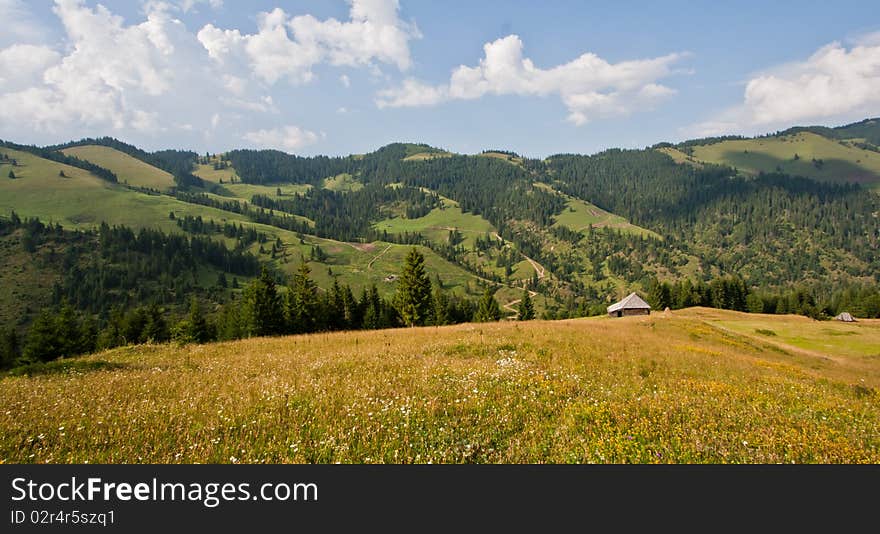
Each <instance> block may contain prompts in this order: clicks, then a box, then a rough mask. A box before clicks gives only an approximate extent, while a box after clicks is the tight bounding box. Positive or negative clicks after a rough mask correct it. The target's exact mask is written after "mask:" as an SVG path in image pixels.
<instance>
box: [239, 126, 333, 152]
mask: <svg viewBox="0 0 880 534" xmlns="http://www.w3.org/2000/svg"><path fill="white" fill-rule="evenodd" d="M322 137H323V136H322V135H321V134H317V133H315V132H312V131H309V130H303V129H302V128H300V127H298V126H284V127H282V128H274V129H271V130H257V131H255V132H248V133H246V134H245V135H244V137H243V139H244V140H245V141H247V142H249V143H251V144H252V145H254V146H256V147H257V148H273V149H277V150H283V151H285V152H296V151H297V150H299V149H301V148H302V147H305V146H308V145H312V144H314V143H317V142H318V141H319V140H320V139H321V138H322Z"/></svg>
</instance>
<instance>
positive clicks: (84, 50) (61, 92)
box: [0, 0, 396, 146]
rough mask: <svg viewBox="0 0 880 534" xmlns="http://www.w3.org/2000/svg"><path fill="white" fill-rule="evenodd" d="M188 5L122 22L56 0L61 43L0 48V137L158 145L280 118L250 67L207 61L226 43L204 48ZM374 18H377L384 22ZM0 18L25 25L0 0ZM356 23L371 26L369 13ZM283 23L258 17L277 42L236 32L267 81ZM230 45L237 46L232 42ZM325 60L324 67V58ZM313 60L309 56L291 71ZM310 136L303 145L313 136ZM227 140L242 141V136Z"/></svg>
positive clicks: (75, 1)
mask: <svg viewBox="0 0 880 534" xmlns="http://www.w3.org/2000/svg"><path fill="white" fill-rule="evenodd" d="M215 4H216V3H215ZM193 5H195V4H186V3H180V2H176V3H170V2H167V1H154V2H146V3H144V4H143V9H144V18H143V19H141V20H139V21H135V22H134V23H127V22H126V21H125V20H124V19H123V18H122V17H120V16H117V15H116V14H114V13H113V12H111V11H110V10H109V9H108V8H106V7H104V6H103V5H101V4H97V5H96V6H94V7H91V6H89V5H88V4H86V2H84V1H83V0H55V3H54V7H53V12H54V14H55V15H56V16H57V17H58V20H59V22H60V23H61V25H62V27H63V29H64V38H63V39H62V40H60V41H56V44H55V45H54V46H47V45H44V44H39V43H35V44H31V43H25V42H22V43H15V44H11V45H10V46H6V47H0V138H18V139H21V138H22V136H23V134H24V136H25V137H26V138H27V139H28V140H29V142H34V141H36V140H38V139H39V140H47V141H49V142H52V141H53V140H57V139H58V138H59V137H69V138H74V137H80V136H87V135H106V134H109V135H119V136H123V135H134V136H135V138H137V139H143V138H144V136H149V137H152V138H155V139H158V137H157V136H158V135H160V134H165V133H167V132H170V131H179V132H184V133H188V134H189V136H190V138H192V137H193V136H198V135H202V136H207V135H209V133H210V132H212V131H214V130H216V129H217V127H218V125H219V124H220V123H219V119H215V118H214V117H219V116H221V115H219V114H222V117H224V121H223V126H224V128H229V129H232V128H234V127H235V123H236V122H238V123H239V124H240V121H241V120H243V118H242V117H241V115H238V114H236V113H235V111H236V110H238V111H244V112H248V113H251V114H252V115H251V116H250V119H251V127H250V129H254V128H253V118H254V116H253V114H267V116H268V115H275V114H277V113H279V108H278V106H277V105H276V103H275V102H274V100H273V99H272V96H271V94H270V92H269V88H268V87H266V85H265V84H264V83H262V82H261V81H260V80H258V79H256V78H255V73H254V72H253V71H252V69H251V68H250V64H246V65H236V64H234V63H232V64H222V63H221V62H217V61H212V60H211V56H210V55H209V54H214V55H218V54H219V55H223V54H225V52H224V49H223V47H222V46H221V47H219V48H216V47H215V48H208V47H206V46H205V45H204V44H203V42H202V40H200V39H199V37H198V36H197V35H196V34H195V33H194V32H192V31H190V30H189V29H187V28H186V26H185V25H184V23H183V22H182V21H181V20H179V19H178V18H177V14H178V13H179V12H181V11H182V10H183V9H192V6H193ZM394 6H395V10H393V13H394V14H396V4H394ZM353 11H354V9H353ZM367 11H368V12H369V10H367ZM379 13H380V16H379V20H385V19H383V18H382V16H381V10H380V12H379ZM0 14H4V15H9V14H14V15H15V16H16V17H18V19H20V20H23V21H25V22H26V21H27V20H28V19H27V13H26V11H24V7H23V4H21V3H20V2H17V1H11V0H0ZM10 16H11V15H10ZM359 16H360V15H359ZM360 17H361V18H360V19H358V20H366V21H367V22H368V23H369V24H372V22H371V20H372V19H370V18H369V17H368V16H367V18H364V16H360ZM18 19H13V20H18ZM289 21H290V19H289V18H288V17H287V16H286V15H284V14H283V12H281V11H280V10H276V11H274V12H271V13H264V14H262V15H260V27H261V28H263V29H264V30H267V31H268V30H270V29H272V28H276V29H278V28H280V30H281V32H283V33H284V38H283V39H280V38H278V39H276V41H277V42H274V41H273V36H272V33H271V31H269V32H268V33H267V32H266V31H264V32H261V34H260V35H259V36H258V37H255V38H253V39H249V38H247V37H245V36H242V42H245V41H248V42H249V45H250V46H252V47H254V48H253V49H254V50H257V51H259V52H260V54H261V56H262V57H263V63H262V64H261V66H260V67H259V68H260V69H262V70H258V71H257V73H256V75H257V76H258V77H261V78H263V79H271V78H272V76H273V74H272V71H273V70H276V71H279V72H282V73H283V72H285V70H284V69H288V68H290V66H289V63H288V62H287V60H286V58H287V54H288V53H289V52H290V51H289V50H286V49H284V46H285V45H284V40H285V39H286V35H287V34H286V30H284V27H283V26H284V25H285V24H287V23H288V22H289ZM231 34H232V35H235V32H231ZM4 35H5V34H4ZM224 35H228V34H224ZM279 35H280V34H279ZM221 40H222V39H221ZM288 41H289V40H288ZM279 43H280V48H279V46H278V45H279ZM230 46H231V47H233V48H234V46H235V45H234V39H233V42H232V44H231V45H230ZM294 46H299V45H296V44H295V43H294ZM272 50H276V52H275V53H274V55H273V52H272ZM319 59H320V58H319ZM323 59H324V60H325V61H328V62H329V61H330V58H329V56H326V57H324V58H323ZM313 64H315V63H314V62H313V61H312V60H311V59H308V58H307V61H306V62H305V63H302V64H301V65H302V67H299V66H296V65H295V66H294V70H296V69H297V68H306V66H308V65H313ZM303 72H304V71H303ZM236 117H237V118H236ZM288 133H290V132H288ZM307 133H308V132H305V133H303V134H302V137H301V139H302V140H308V139H309V136H308V135H307ZM228 135H230V136H233V137H235V138H239V137H240V136H241V132H240V131H239V132H235V131H230V132H229V133H228ZM288 137H289V138H292V137H293V136H292V135H289V136H288ZM203 138H204V137H203ZM286 146H292V145H290V144H289V143H288V144H287V145H286Z"/></svg>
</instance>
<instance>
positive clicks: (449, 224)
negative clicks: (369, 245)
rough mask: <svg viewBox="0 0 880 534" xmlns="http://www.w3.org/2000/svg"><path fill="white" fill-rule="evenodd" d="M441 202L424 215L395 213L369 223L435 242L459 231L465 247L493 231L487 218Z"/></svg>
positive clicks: (453, 202)
mask: <svg viewBox="0 0 880 534" xmlns="http://www.w3.org/2000/svg"><path fill="white" fill-rule="evenodd" d="M441 203H442V204H441V205H440V206H439V207H437V208H434V209H433V210H431V212H430V213H428V214H427V215H425V216H424V217H418V218H416V219H407V218H405V217H403V216H395V217H393V218H388V219H384V220H381V221H378V222H376V223H375V224H374V225H373V226H374V227H375V228H376V230H378V231H380V232H388V233H389V234H403V233H405V232H409V233H420V234H422V235H423V236H425V237H426V238H428V239H430V240H431V241H434V242H437V243H443V242H446V241H447V240H448V238H449V232H450V231H457V232H460V233H461V234H462V241H461V243H462V244H463V245H464V246H465V247H466V248H471V247H473V245H474V240H475V239H476V238H477V237H480V236H483V235H485V234H487V233H491V232H495V231H496V230H495V228H494V227H493V226H492V224H491V223H490V222H489V221H487V220H486V219H484V218H482V217H480V216H479V215H474V214H472V213H464V212H462V211H461V207H460V206H459V205H458V202H455V201H454V200H450V199H448V198H442V199H441Z"/></svg>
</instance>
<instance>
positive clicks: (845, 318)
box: [835, 312, 856, 323]
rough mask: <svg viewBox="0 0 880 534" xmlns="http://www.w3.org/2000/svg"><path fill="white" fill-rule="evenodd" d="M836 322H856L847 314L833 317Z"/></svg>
mask: <svg viewBox="0 0 880 534" xmlns="http://www.w3.org/2000/svg"><path fill="white" fill-rule="evenodd" d="M835 319H837V320H838V321H843V322H844V323H854V322H856V319H855V317H853V316H852V314H851V313H849V312H843V313H841V314H840V315H838V316H837V317H835Z"/></svg>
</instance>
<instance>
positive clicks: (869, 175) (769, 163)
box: [657, 119, 880, 189]
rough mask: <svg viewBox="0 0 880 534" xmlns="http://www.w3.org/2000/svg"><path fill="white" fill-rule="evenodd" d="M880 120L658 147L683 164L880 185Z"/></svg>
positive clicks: (796, 128)
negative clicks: (718, 165)
mask: <svg viewBox="0 0 880 534" xmlns="http://www.w3.org/2000/svg"><path fill="white" fill-rule="evenodd" d="M878 145H880V120H878V119H866V120H864V121H861V122H857V123H853V124H848V125H845V126H840V127H836V128H829V127H825V126H806V127H804V126H798V127H794V128H789V129H787V130H785V131H783V132H777V133H776V134H772V135H766V136H761V137H754V138H742V137H722V138H709V139H696V140H692V141H686V142H684V143H680V144H678V145H676V146H672V145H669V144H668V143H664V144H662V145H661V146H658V147H657V150H658V151H659V152H662V153H664V154H666V155H668V156H670V157H672V158H673V160H674V161H676V162H677V163H688V164H691V165H702V164H704V163H714V164H720V165H729V166H732V167H735V168H736V169H738V170H739V171H742V172H745V173H749V174H756V173H759V172H765V173H771V172H784V173H786V174H791V175H796V176H806V177H809V178H813V179H816V180H821V181H826V182H832V183H859V184H863V185H866V186H868V187H870V188H874V189H877V188H878V187H880V146H878Z"/></svg>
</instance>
